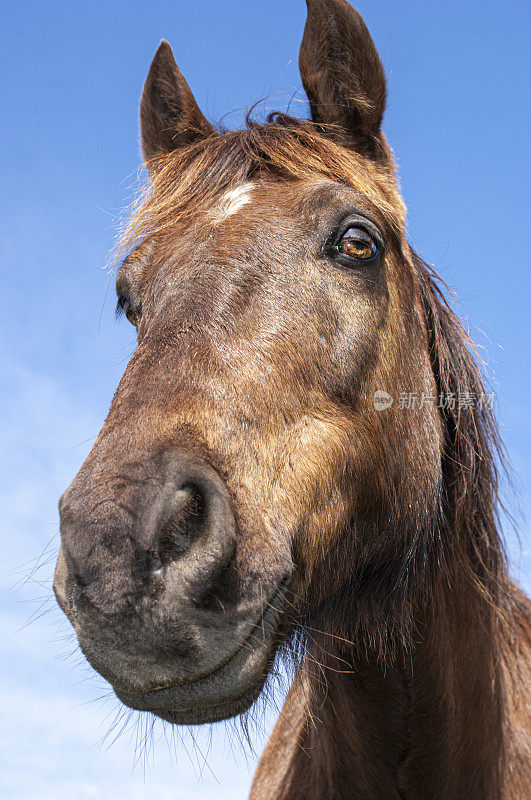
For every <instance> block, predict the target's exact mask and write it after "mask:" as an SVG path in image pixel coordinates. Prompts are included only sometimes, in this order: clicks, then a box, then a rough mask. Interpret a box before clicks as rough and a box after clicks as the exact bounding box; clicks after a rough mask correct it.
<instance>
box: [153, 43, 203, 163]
mask: <svg viewBox="0 0 531 800" xmlns="http://www.w3.org/2000/svg"><path fill="white" fill-rule="evenodd" d="M140 132H141V140H142V151H143V153H144V158H145V160H146V161H150V160H151V159H153V158H156V157H157V156H162V155H166V154H167V153H170V152H171V151H172V150H175V149H176V148H178V147H183V146H185V145H187V144H191V143H192V142H194V141H196V140H197V139H202V138H204V137H206V136H211V135H212V134H213V133H214V128H213V127H212V125H211V124H210V123H209V122H208V120H207V119H206V118H205V116H204V115H203V113H202V111H201V110H200V108H199V106H198V105H197V103H196V101H195V98H194V96H193V94H192V92H191V91H190V87H189V86H188V84H187V83H186V81H185V79H184V78H183V76H182V73H181V71H180V69H179V67H178V66H177V64H176V63H175V58H174V57H173V51H172V49H171V47H170V45H169V44H168V42H166V41H164V39H163V40H162V42H161V43H160V45H159V48H158V50H157V52H156V53H155V57H154V58H153V61H152V63H151V67H150V69H149V73H148V76H147V79H146V82H145V84H144V91H143V92H142V99H141V101H140Z"/></svg>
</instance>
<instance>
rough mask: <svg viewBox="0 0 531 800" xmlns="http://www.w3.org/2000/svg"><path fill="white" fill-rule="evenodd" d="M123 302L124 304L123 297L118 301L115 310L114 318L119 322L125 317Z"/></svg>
mask: <svg viewBox="0 0 531 800" xmlns="http://www.w3.org/2000/svg"><path fill="white" fill-rule="evenodd" d="M122 302H123V297H119V298H118V300H117V301H116V306H115V308H114V318H115V319H116V320H119V319H120V318H121V317H123V315H124V309H123V306H122Z"/></svg>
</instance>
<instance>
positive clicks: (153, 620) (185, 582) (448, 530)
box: [54, 0, 531, 800]
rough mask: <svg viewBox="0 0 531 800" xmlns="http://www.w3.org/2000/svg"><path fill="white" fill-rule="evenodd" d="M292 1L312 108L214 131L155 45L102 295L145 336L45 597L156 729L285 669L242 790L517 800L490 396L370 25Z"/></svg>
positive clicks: (517, 740)
mask: <svg viewBox="0 0 531 800" xmlns="http://www.w3.org/2000/svg"><path fill="white" fill-rule="evenodd" d="M307 6H308V16H307V21H306V26H305V29H304V34H303V39H302V44H301V48H300V57H299V63H300V72H301V78H302V83H303V87H304V89H305V92H306V94H307V97H308V100H309V106H310V111H311V119H299V118H295V117H293V116H291V115H290V114H288V113H284V112H282V113H281V112H277V113H272V114H270V115H269V116H268V117H267V119H266V120H261V121H260V120H257V119H254V118H252V117H248V118H247V121H246V125H245V127H244V129H243V130H237V131H233V130H232V131H231V130H223V129H221V128H215V127H214V126H213V125H212V124H211V123H210V122H209V121H208V120H207V119H206V117H205V116H204V115H203V113H202V112H201V110H200V108H199V107H198V105H197V103H196V101H195V99H194V97H193V95H192V92H191V90H190V88H189V86H188V84H187V83H186V81H185V79H184V77H183V75H182V74H181V72H180V70H179V68H178V67H177V64H176V62H175V59H174V57H173V53H172V50H171V48H170V45H169V44H168V43H167V42H165V41H162V43H161V44H160V46H159V48H158V50H157V52H156V55H155V57H154V60H153V62H152V64H151V67H150V70H149V74H148V77H147V80H146V83H145V85H144V89H143V93H142V98H141V104H140V126H141V142H142V149H143V156H144V161H145V165H146V168H147V174H148V175H149V187H148V189H147V191H146V193H145V194H144V195H143V196H142V198H141V200H140V202H139V204H137V206H136V208H135V210H134V212H133V214H132V216H131V218H130V221H129V224H128V225H127V227H126V230H125V231H124V232H123V236H122V240H121V245H120V247H121V256H120V261H121V265H120V267H119V270H118V272H117V278H116V289H117V295H118V310H119V312H123V313H124V314H125V316H126V317H127V319H128V320H129V321H130V322H131V323H132V324H133V325H134V326H135V327H136V330H137V336H138V344H137V346H136V349H135V351H134V353H133V355H132V357H131V359H130V361H129V363H128V365H127V367H126V369H125V372H124V374H123V377H122V379H121V381H120V383H119V386H118V389H117V391H116V394H115V396H114V399H113V401H112V405H111V408H110V411H109V414H108V417H107V419H106V421H105V423H104V425H103V428H102V430H101V432H100V434H99V436H98V438H97V440H96V442H95V444H94V446H93V448H92V450H91V452H90V454H89V455H88V457H87V459H86V460H85V462H84V463H83V465H82V467H81V469H80V471H79V472H78V474H77V476H76V477H75V479H74V481H73V483H72V484H71V485H70V487H69V488H68V489H67V490H66V492H65V493H64V495H63V496H62V498H61V500H60V517H61V547H60V551H59V555H58V560H57V567H56V573H55V579H54V590H55V594H56V597H57V600H58V602H59V605H60V606H61V608H62V609H63V611H64V612H65V613H66V615H67V617H68V618H69V620H70V621H71V623H72V624H73V626H74V628H75V631H76V634H77V638H78V640H79V644H80V646H81V649H82V651H83V653H84V655H85V656H86V658H87V659H88V661H89V662H90V664H91V665H92V666H93V667H94V668H95V669H96V670H97V671H98V672H99V673H100V674H101V675H102V676H103V677H104V678H105V679H106V680H107V681H108V682H109V683H110V684H111V686H112V688H113V690H114V692H115V694H116V696H117V697H118V698H119V700H120V701H121V702H122V703H124V704H125V705H126V706H128V707H130V708H132V709H137V710H139V711H143V712H151V713H152V714H154V715H156V716H158V717H160V718H162V719H163V720H166V721H169V722H170V723H173V724H176V725H186V726H190V725H199V724H204V723H210V722H215V721H219V720H224V719H228V718H230V717H234V716H238V715H245V714H246V713H247V712H248V710H249V709H252V708H253V704H254V703H255V701H256V700H257V698H259V697H260V696H262V693H263V691H264V687H265V688H266V689H267V687H268V686H269V678H270V676H271V675H272V674H273V673H274V671H275V669H276V665H277V663H278V660H279V659H283V658H284V659H288V661H289V664H290V665H291V666H292V668H293V673H292V674H293V680H292V682H291V685H290V688H289V691H288V694H287V697H286V700H285V704H284V706H283V708H282V711H281V713H280V716H279V718H278V721H277V723H276V726H275V728H274V730H273V732H272V734H271V737H270V739H269V742H268V743H267V745H266V749H265V752H264V754H263V756H262V758H261V760H260V762H259V765H258V768H257V771H256V774H255V777H254V781H253V786H252V790H251V798H252V799H253V800H266V799H267V800H280V799H281V798H282V800H302V799H303V798H304V800H323V798H326V800H345V799H346V798H364V800H383V799H384V798H385V800H393V799H394V800H404V799H405V798H415V800H432V799H433V800H435V798H437V800H502V798H503V800H509V798H510V799H511V800H524V798H527V797H529V790H530V785H531V783H530V780H531V769H530V757H529V756H530V753H529V751H530V738H529V695H528V687H529V678H530V672H531V670H530V658H529V655H530V647H531V605H530V602H529V600H528V599H527V598H526V597H525V595H524V594H523V593H522V592H521V591H520V589H519V588H518V587H517V586H516V585H515V584H514V583H513V582H512V581H511V580H510V578H509V575H508V569H507V565H506V559H505V556H504V549H503V544H502V537H501V534H500V523H499V521H498V507H499V502H498V483H499V479H498V476H499V472H500V469H501V468H502V467H503V464H504V456H503V449H502V445H501V443H500V439H499V436H498V431H497V427H496V420H495V415H494V412H493V409H492V407H491V405H492V404H491V402H490V401H489V395H488V394H486V389H485V386H484V381H483V378H482V369H481V365H480V364H479V361H478V358H477V356H476V355H475V351H474V347H473V344H472V342H471V341H470V339H469V337H468V335H467V333H466V331H465V329H464V327H463V325H462V323H461V322H460V320H459V318H458V317H457V315H456V313H455V312H454V310H453V309H452V307H451V305H450V304H449V302H448V300H447V299H446V287H445V286H444V285H443V284H442V282H441V281H440V279H439V278H438V277H437V275H436V274H435V272H434V271H433V270H432V269H431V268H430V267H429V266H428V265H427V264H426V263H425V262H423V261H422V259H421V258H420V257H419V256H418V255H417V254H416V252H415V251H414V250H413V248H412V247H411V245H410V244H409V242H408V239H407V236H406V232H405V206H404V203H403V201H402V199H401V196H400V193H399V189H398V185H397V179H396V169H395V164H394V161H393V156H392V152H391V150H390V148H389V146H388V144H387V141H386V138H385V136H384V134H383V133H382V129H381V124H382V117H383V114H384V107H385V101H386V82H385V76H384V70H383V67H382V64H381V61H380V58H379V56H378V53H377V51H376V48H375V45H374V43H373V41H372V39H371V36H370V34H369V32H368V30H367V28H366V26H365V24H364V22H363V20H362V18H361V17H360V15H359V14H358V13H357V12H356V11H355V10H354V9H353V8H352V7H351V6H350V5H349V4H348V3H347V2H345V0H307ZM406 398H407V401H406Z"/></svg>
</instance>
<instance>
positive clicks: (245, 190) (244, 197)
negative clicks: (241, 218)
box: [214, 181, 254, 222]
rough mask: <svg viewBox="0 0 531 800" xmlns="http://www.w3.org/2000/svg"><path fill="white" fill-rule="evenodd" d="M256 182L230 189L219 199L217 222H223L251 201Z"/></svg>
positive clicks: (216, 214) (216, 213)
mask: <svg viewBox="0 0 531 800" xmlns="http://www.w3.org/2000/svg"><path fill="white" fill-rule="evenodd" d="M253 186H254V184H253V183H252V182H250V181H249V182H248V183H244V184H242V185H241V186H237V187H236V189H229V191H228V192H225V194H224V195H223V196H222V198H221V200H220V201H219V206H218V207H217V208H216V210H215V212H214V216H215V218H216V222H223V220H224V219H227V217H230V216H232V214H235V213H236V212H237V211H239V210H240V208H242V207H243V206H246V205H247V203H250V202H251V192H252V189H253Z"/></svg>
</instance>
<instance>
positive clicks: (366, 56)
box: [299, 0, 386, 154]
mask: <svg viewBox="0 0 531 800" xmlns="http://www.w3.org/2000/svg"><path fill="white" fill-rule="evenodd" d="M306 2H307V6H308V18H307V20H306V26H305V28H304V35H303V38H302V44H301V49H300V52H299V67H300V71H301V77H302V83H303V86H304V90H305V92H306V94H307V96H308V100H309V102H310V109H311V112H312V119H313V121H314V122H318V123H319V122H320V123H328V124H330V123H331V124H334V125H335V126H337V127H338V128H339V133H340V134H341V135H342V136H343V137H344V138H346V139H347V141H348V140H350V141H351V142H352V143H353V144H354V146H355V147H357V148H359V149H360V150H362V151H364V152H367V153H368V154H378V153H379V152H380V150H381V148H380V141H381V140H380V126H381V123H382V117H383V113H384V110H385V98H386V85H385V75H384V70H383V67H382V62H381V61H380V57H379V56H378V51H377V50H376V47H375V45H374V42H373V40H372V39H371V35H370V33H369V31H368V30H367V26H366V25H365V23H364V22H363V19H362V18H361V16H360V15H359V14H358V12H357V11H355V10H354V9H353V8H352V6H350V5H349V4H348V3H347V2H345V0H306Z"/></svg>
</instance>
